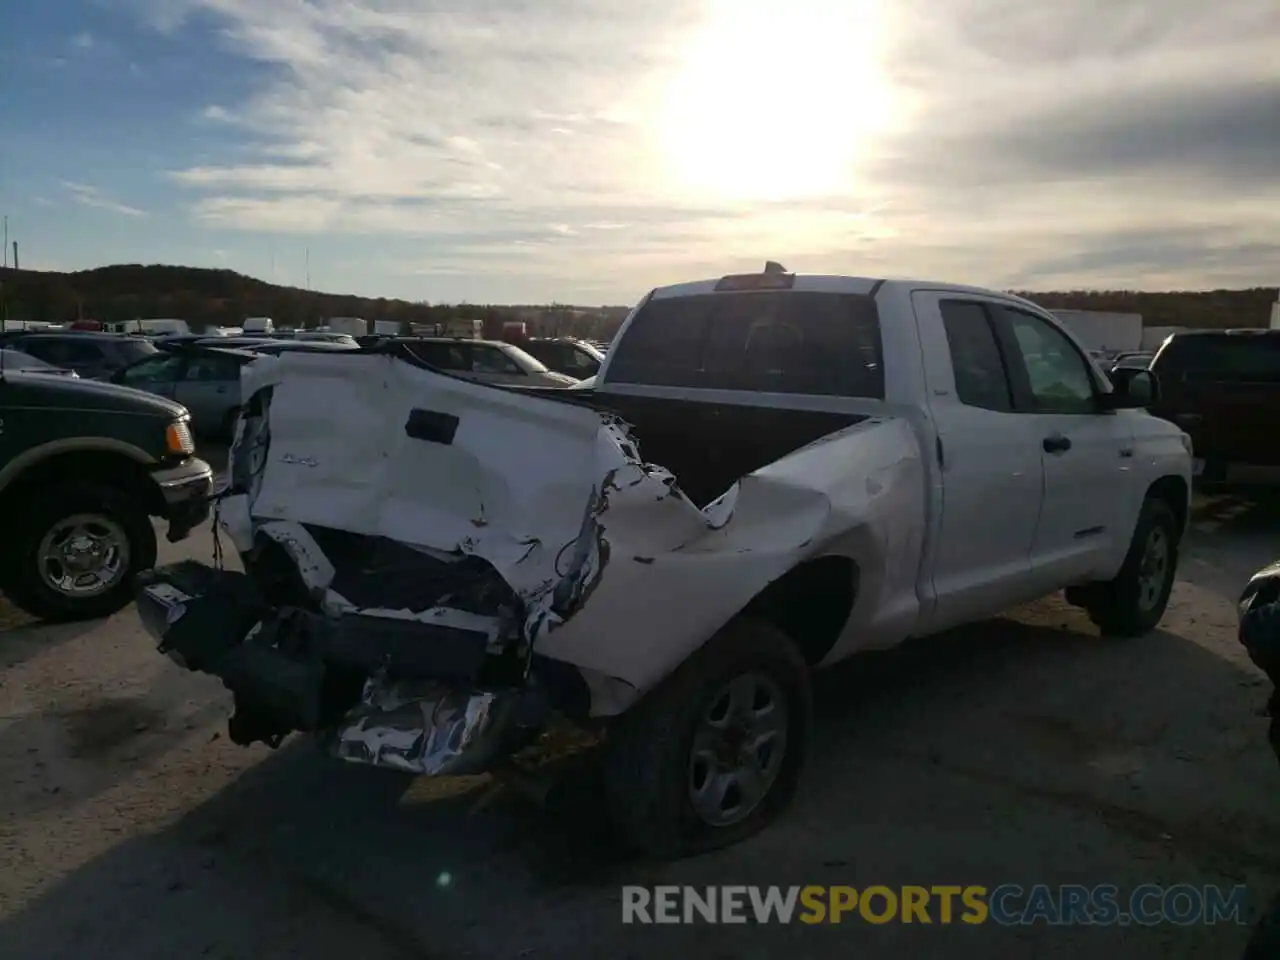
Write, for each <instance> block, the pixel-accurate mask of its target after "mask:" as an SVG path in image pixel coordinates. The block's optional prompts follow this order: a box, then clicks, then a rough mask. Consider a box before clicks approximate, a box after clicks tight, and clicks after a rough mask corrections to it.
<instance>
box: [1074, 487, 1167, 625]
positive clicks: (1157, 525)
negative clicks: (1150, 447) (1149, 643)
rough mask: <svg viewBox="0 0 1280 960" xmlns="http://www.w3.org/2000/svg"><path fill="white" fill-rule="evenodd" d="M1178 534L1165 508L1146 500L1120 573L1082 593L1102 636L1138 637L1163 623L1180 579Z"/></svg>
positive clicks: (1091, 585) (1149, 499) (1155, 499)
mask: <svg viewBox="0 0 1280 960" xmlns="http://www.w3.org/2000/svg"><path fill="white" fill-rule="evenodd" d="M1180 534H1181V530H1180V529H1179V527H1178V521H1177V517H1176V516H1174V512H1173V509H1172V508H1171V507H1170V506H1169V504H1168V503H1167V502H1165V501H1164V500H1160V499H1157V498H1148V499H1147V500H1146V502H1145V503H1143V505H1142V511H1141V513H1139V515H1138V523H1137V526H1136V527H1135V528H1134V531H1133V539H1132V540H1131V541H1130V544H1129V552H1128V554H1127V555H1126V556H1125V560H1124V566H1122V567H1121V568H1120V573H1119V574H1117V576H1116V578H1115V579H1114V580H1111V581H1109V582H1107V583H1096V584H1090V585H1089V586H1087V587H1085V588H1084V589H1083V590H1082V591H1080V595H1082V599H1083V603H1082V606H1084V608H1085V611H1086V612H1087V613H1088V614H1089V619H1090V620H1092V621H1093V622H1094V623H1095V624H1097V626H1098V628H1099V629H1100V630H1101V631H1102V632H1103V633H1104V634H1106V635H1108V636H1119V637H1137V636H1141V635H1142V634H1144V633H1149V632H1151V631H1152V630H1154V629H1155V628H1156V626H1157V625H1158V624H1159V623H1160V619H1161V618H1162V617H1163V616H1164V611H1165V608H1166V607H1168V605H1169V594H1170V593H1171V592H1172V590H1173V581H1174V578H1175V577H1176V576H1177V570H1178V538H1179V535H1180Z"/></svg>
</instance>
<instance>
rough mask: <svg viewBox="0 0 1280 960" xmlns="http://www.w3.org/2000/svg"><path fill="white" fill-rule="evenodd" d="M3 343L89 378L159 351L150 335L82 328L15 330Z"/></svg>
mask: <svg viewBox="0 0 1280 960" xmlns="http://www.w3.org/2000/svg"><path fill="white" fill-rule="evenodd" d="M0 346H5V347H8V348H10V349H14V350H21V351H22V352H23V353H27V354H30V355H31V356H33V357H36V358H37V359H39V360H43V361H44V362H45V363H48V364H51V365H53V366H55V367H62V368H63V369H65V370H74V371H75V372H76V373H78V374H79V375H80V376H82V377H85V378H86V379H89V380H107V379H109V378H110V377H111V375H112V374H113V373H115V372H116V371H117V370H121V369H123V368H124V367H127V366H128V365H129V364H131V363H133V362H134V361H135V360H139V359H141V358H142V357H146V356H150V355H151V354H153V353H155V352H156V346H155V344H154V343H152V342H151V341H150V340H148V339H147V338H146V337H137V336H130V335H127V334H119V333H92V332H89V331H79V330H74V331H73V330H66V331H62V332H58V333H19V334H11V335H10V336H8V337H5V338H4V339H3V340H0Z"/></svg>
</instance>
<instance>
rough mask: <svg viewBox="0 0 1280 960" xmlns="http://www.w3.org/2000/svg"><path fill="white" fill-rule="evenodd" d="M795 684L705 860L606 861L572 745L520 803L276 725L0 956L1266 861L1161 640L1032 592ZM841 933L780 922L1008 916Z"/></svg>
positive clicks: (441, 940) (579, 929) (820, 940)
mask: <svg viewBox="0 0 1280 960" xmlns="http://www.w3.org/2000/svg"><path fill="white" fill-rule="evenodd" d="M1028 619H1029V620H1030V622H1028ZM816 692H817V714H818V725H817V731H818V733H817V743H816V746H815V750H814V756H813V762H812V764H811V767H810V769H809V771H808V773H807V776H806V781H805V786H804V789H803V790H802V793H801V796H800V798H799V800H798V802H797V805H796V807H795V809H794V810H793V812H791V813H790V814H788V815H787V816H786V817H784V818H783V819H782V820H781V821H779V822H778V823H777V824H775V825H774V826H772V827H771V828H770V829H769V830H766V831H765V832H764V833H762V834H760V835H759V836H757V837H756V838H753V839H752V840H750V841H748V842H746V843H743V844H740V845H738V846H736V847H732V848H730V849H727V850H725V851H721V852H720V853H718V854H715V855H711V856H707V857H701V858H696V859H694V860H690V861H685V862H682V863H679V864H674V865H658V864H647V863H643V862H640V861H637V860H634V859H631V858H629V857H628V856H627V855H626V854H625V853H624V851H623V850H622V849H621V848H620V847H619V845H618V844H617V843H616V841H615V840H614V839H613V836H612V833H611V831H610V829H609V827H608V823H607V820H606V818H605V815H604V812H603V803H602V801H601V796H600V790H599V782H598V779H597V773H596V767H595V765H594V764H593V763H592V756H591V753H590V750H586V751H582V750H573V749H568V750H563V751H557V750H556V749H554V747H553V748H552V749H550V750H548V754H549V755H550V756H552V757H553V759H551V760H549V761H548V762H549V763H550V764H552V765H553V766H554V768H555V769H556V772H557V773H558V774H559V777H558V780H559V786H558V788H557V789H556V790H555V791H554V792H553V793H552V794H551V797H550V798H549V800H548V802H547V804H546V805H545V806H542V807H539V806H537V805H535V804H532V803H530V802H528V801H527V800H525V799H523V798H521V797H519V796H517V795H515V794H513V793H511V792H509V791H506V790H503V789H500V788H495V787H494V786H493V784H492V783H491V782H490V781H488V779H487V778H483V777H482V778H467V779H462V778H456V779H451V780H439V781H431V780H417V781H410V780H408V779H407V778H405V777H403V776H401V775H397V774H392V773H387V772H384V771H377V770H367V769H364V768H359V767H344V766H342V765H341V764H337V763H335V762H333V761H330V760H328V759H326V758H325V757H323V756H321V755H320V754H319V753H318V751H316V750H315V749H314V747H312V746H311V745H310V744H309V743H307V742H305V741H295V742H291V743H290V744H288V745H286V747H284V748H283V749H281V750H280V751H278V752H277V753H275V754H273V755H271V756H269V757H268V758H267V759H265V760H263V761H262V762H260V763H258V764H257V765H256V766H254V767H253V768H252V769H250V770H249V771H248V772H246V773H245V774H244V775H243V776H241V777H240V778H239V779H238V780H237V781H235V782H234V783H232V784H231V785H229V786H228V787H226V788H225V789H223V790H222V791H220V792H219V793H218V794H217V795H216V796H214V797H213V798H212V799H211V800H210V801H209V802H207V803H205V804H204V805H202V806H200V807H198V808H195V809H192V810H191V811H190V812H189V813H188V814H186V815H185V816H184V817H183V818H182V819H181V820H179V821H178V822H177V823H174V824H172V825H171V826H169V827H167V828H166V829H163V830H160V831H158V832H156V833H153V834H151V835H148V836H144V837H141V838H137V839H132V840H129V841H126V842H124V843H121V844H120V845H118V846H116V847H114V848H113V849H111V850H110V851H109V852H107V853H105V854H104V855H102V856H101V857H99V858H97V859H96V860H93V861H92V862H90V863H88V864H86V865H85V866H84V867H82V868H81V869H79V870H77V871H75V872H73V873H72V874H71V875H69V876H68V877H66V878H65V879H64V880H62V881H61V882H59V883H58V884H57V885H56V886H54V887H52V888H51V889H49V890H48V891H47V892H45V894H44V895H43V896H41V897H40V898H39V899H38V900H36V901H35V902H33V903H31V904H30V905H29V906H28V907H27V908H26V909H25V910H24V911H22V912H21V913H20V914H18V915H17V916H16V917H13V918H11V919H10V920H9V922H8V924H7V926H6V932H5V941H6V944H7V946H8V947H9V948H10V949H14V948H16V950H15V952H13V953H11V954H9V955H11V956H13V957H15V958H27V957H30V958H33V960H34V958H37V957H39V958H41V960H48V958H54V957H61V956H73V955H74V956H75V957H77V958H79V960H86V958H96V957H102V958H104V960H105V958H115V957H119V956H126V955H127V956H138V955H142V956H181V955H188V954H190V955H195V956H202V955H203V956H210V955H211V956H241V955H243V956H257V957H275V956H293V955H308V956H312V957H320V958H327V957H330V956H333V957H337V956H339V955H343V956H348V957H349V956H351V955H353V954H352V953H351V952H347V953H345V954H340V952H339V951H340V949H346V950H348V951H350V950H351V948H350V947H344V946H342V945H343V944H347V943H349V942H356V943H359V944H360V946H359V948H357V949H356V950H355V954H354V955H358V956H361V957H362V958H369V960H380V958H384V957H386V958H392V957H395V958H399V957H432V958H440V957H452V956H463V955H474V956H502V957H523V956H535V955H536V956H547V955H551V954H556V955H560V956H574V957H577V956H582V957H589V956H600V955H604V954H617V955H619V956H623V955H628V954H629V955H631V956H639V955H649V953H648V951H642V950H639V942H638V941H637V943H636V945H635V949H633V948H632V946H631V943H630V939H629V938H631V937H632V936H633V935H634V936H637V937H638V936H639V935H640V934H641V933H644V934H645V935H646V936H648V935H649V934H650V933H654V935H655V936H656V935H657V934H656V933H655V932H654V931H640V930H636V929H631V928H628V929H627V931H626V939H624V938H623V936H622V934H623V932H624V931H623V928H622V927H621V925H620V924H619V923H618V909H619V908H618V897H619V895H618V886H619V885H621V884H624V883H643V884H654V883H693V884H706V883H725V882H731V883H746V884H751V883H760V884H771V883H783V884H786V883H818V882H831V883H841V882H843V883H864V884H865V883H871V882H873V883H898V882H900V883H925V884H928V883H937V882H944V881H943V880H940V879H939V877H941V876H942V875H943V874H945V875H946V876H947V877H960V876H964V877H972V878H974V879H973V880H972V881H970V880H965V881H963V882H993V881H992V880H990V879H988V875H994V876H995V881H994V882H1000V878H1001V877H1004V878H1006V879H1007V878H1008V877H1009V876H1011V875H1019V876H1020V875H1024V874H1026V873H1027V872H1028V871H1030V872H1032V873H1033V875H1034V878H1035V881H1034V882H1046V883H1057V882H1072V881H1078V880H1080V879H1081V877H1083V876H1086V875H1087V876H1091V877H1093V882H1116V883H1122V882H1125V881H1126V879H1132V881H1133V882H1134V883H1135V884H1136V883H1137V882H1143V879H1142V878H1147V879H1149V878H1150V876H1151V874H1152V871H1153V869H1154V868H1153V866H1152V863H1153V862H1155V861H1159V860H1161V859H1162V858H1163V857H1175V856H1176V857H1177V858H1178V862H1179V863H1181V864H1182V865H1183V867H1184V868H1185V869H1184V872H1183V873H1180V874H1178V876H1179V877H1180V879H1181V880H1183V881H1185V882H1214V881H1219V880H1220V878H1221V877H1222V876H1223V875H1224V872H1225V874H1226V875H1228V876H1237V877H1238V876H1240V875H1241V874H1242V871H1243V872H1244V873H1246V874H1248V875H1249V876H1255V875H1256V876H1262V877H1271V878H1273V879H1274V878H1280V815H1278V814H1273V813H1272V812H1271V810H1272V808H1273V807H1274V802H1273V801H1274V791H1275V787H1276V783H1275V782H1274V769H1273V768H1274V761H1273V760H1272V759H1271V757H1270V754H1269V752H1268V751H1267V748H1266V743H1265V732H1264V723H1265V721H1263V720H1261V719H1260V718H1258V717H1257V716H1256V710H1257V706H1258V704H1259V703H1261V702H1262V700H1263V699H1264V694H1263V690H1262V688H1261V687H1260V686H1259V684H1258V681H1257V677H1256V675H1254V674H1252V673H1250V671H1249V670H1248V669H1247V668H1245V667H1242V666H1240V665H1239V664H1237V663H1235V662H1232V661H1230V660H1228V659H1226V658H1224V657H1222V656H1220V655H1217V654H1215V653H1214V652H1212V651H1210V650H1207V649H1206V648H1205V647H1204V646H1202V645H1200V644H1198V643H1195V642H1192V641H1191V640H1188V639H1186V638H1183V637H1182V636H1179V635H1177V634H1176V633H1173V632H1168V631H1157V632H1155V633H1153V634H1151V635H1149V636H1147V637H1144V638H1141V639H1137V640H1132V641H1113V640H1109V639H1103V638H1100V637H1098V636H1097V635H1096V633H1094V632H1091V631H1090V630H1089V628H1087V627H1085V626H1084V625H1083V623H1082V620H1081V618H1080V617H1079V615H1078V614H1076V613H1075V612H1073V611H1070V610H1067V609H1066V608H1063V607H1061V606H1060V605H1051V606H1050V607H1049V608H1047V609H1046V610H1037V611H1032V614H1031V615H1030V617H1029V618H1027V617H1020V618H1019V619H1018V620H1013V619H998V620H993V621H988V622H984V623H982V624H977V625H974V626H972V627H968V628H965V629H963V630H958V631H952V632H950V633H948V634H945V635H942V636H939V637H935V638H931V639H929V640H925V641H920V642H917V643H912V644H908V645H906V646H905V647H903V648H901V649H899V650H897V651H894V652H888V653H883V654H867V655H863V656H859V657H856V658H853V659H852V660H850V661H848V662H846V663H845V664H843V665H841V666H838V667H836V668H833V669H832V670H830V671H826V672H825V673H824V674H822V675H820V677H819V679H818V681H817V688H816ZM159 775H160V776H163V772H160V773H159ZM1113 837H1119V838H1120V839H1119V840H1118V841H1115V842H1114V843H1112V841H1111V839H1110V838H1113ZM1011 838H1012V839H1011ZM1028 851H1030V852H1028ZM1188 865H1190V866H1189V867H1188ZM1186 869H1190V870H1191V871H1192V873H1193V874H1194V876H1187V875H1186ZM945 882H961V881H960V880H952V879H947V880H945ZM282 916H283V917H288V918H291V919H289V920H288V922H285V921H284V920H280V919H279V918H280V917H282ZM787 929H788V928H780V927H757V926H750V927H748V928H733V929H731V928H726V927H716V928H701V929H698V928H682V929H680V930H679V931H672V930H670V929H667V930H666V931H665V935H667V936H668V939H667V940H665V941H663V942H664V943H666V944H668V947H667V949H670V950H671V951H672V952H671V954H670V955H671V956H672V957H673V958H675V957H684V956H690V957H691V956H694V955H695V954H696V955H697V956H699V957H726V958H727V957H767V956H771V955H776V954H777V953H778V952H779V951H780V950H787V949H789V950H793V951H794V950H796V949H799V941H796V940H795V939H794V937H791V938H789V937H788V934H787ZM791 929H792V933H794V928H791ZM861 929H862V931H863V932H861V933H859V932H858V930H857V928H850V929H848V930H845V931H843V932H842V933H841V936H840V938H839V940H835V939H833V938H831V937H826V938H824V937H816V938H810V939H805V940H804V941H803V949H804V953H805V955H806V956H823V957H825V956H831V957H836V956H847V955H848V949H849V946H850V944H851V942H856V943H858V945H859V952H860V954H863V955H866V956H869V957H896V956H900V955H902V953H903V951H904V950H905V951H906V952H908V953H912V952H918V951H919V950H922V949H924V948H925V947H926V946H929V945H932V946H931V947H930V948H929V949H930V951H931V952H929V953H928V954H927V955H929V956H948V957H953V956H974V957H981V956H990V955H991V953H992V951H993V950H994V949H996V948H998V947H999V944H1000V943H1004V944H1006V945H1007V944H1008V942H1009V941H1008V937H1009V936H1011V935H1012V934H1009V933H1008V932H1005V933H1004V934H1001V933H1000V932H999V931H998V930H994V929H991V928H982V929H981V930H973V931H966V932H965V936H964V937H962V938H959V939H957V936H956V933H955V932H951V933H947V934H943V933H942V932H940V931H933V932H931V931H929V930H924V929H910V928H903V927H898V928H896V929H895V930H893V931H889V928H885V927H870V926H867V925H862V928H861ZM708 930H710V933H708ZM988 931H990V932H989V933H988ZM1108 932H1109V933H1111V934H1113V935H1115V936H1120V933H1119V932H1118V931H1108ZM712 934H713V935H714V942H712V941H708V939H707V937H708V936H710V935H712ZM267 935H269V936H270V937H271V939H269V940H266V941H264V940H262V937H264V936H267ZM1124 935H1125V936H1126V937H1127V938H1128V939H1125V940H1124V941H1123V946H1122V947H1117V948H1116V949H1115V950H1114V952H1113V951H1109V950H1107V949H1102V950H1101V951H1100V955H1101V956H1115V957H1125V958H1126V960H1144V958H1147V957H1150V958H1153V960H1154V958H1155V957H1166V958H1167V957H1188V958H1189V957H1193V956H1204V955H1223V956H1226V955H1232V954H1231V952H1230V951H1226V952H1218V951H1216V950H1214V949H1212V948H1208V947H1206V946H1205V941H1203V940H1201V939H1198V937H1199V933H1197V932H1195V931H1192V932H1186V931H1183V930H1179V937H1180V938H1183V940H1182V941H1180V942H1185V944H1186V945H1187V946H1186V949H1185V952H1180V951H1181V950H1182V948H1181V947H1179V948H1178V949H1173V948H1172V947H1170V946H1169V943H1170V941H1168V939H1167V937H1166V938H1165V939H1164V940H1157V939H1156V938H1155V935H1154V934H1152V933H1151V932H1150V931H1146V932H1145V933H1144V932H1143V931H1134V930H1129V931H1127V932H1126V933H1125V934H1124ZM1205 935H1206V936H1207V935H1208V934H1205ZM1227 935H1229V936H1235V934H1233V933H1232V932H1231V931H1227ZM1001 936H1004V939H1003V940H1000V939H999V938H1000V937H1001ZM1090 936H1093V937H1095V939H1093V940H1087V939H1085V938H1087V937H1090ZM1097 936H1098V934H1097V932H1096V931H1095V932H1094V933H1093V934H1091V933H1090V932H1089V931H1087V930H1066V929H1062V928H1044V929H1039V930H1031V931H1024V932H1023V933H1020V934H1018V938H1019V942H1020V943H1023V944H1024V946H1023V947H1022V948H1017V952H1019V953H1022V952H1023V950H1025V949H1027V948H1034V947H1035V945H1036V944H1039V946H1040V947H1043V948H1046V949H1047V948H1048V947H1050V946H1053V947H1054V949H1058V950H1062V949H1064V948H1065V947H1066V946H1067V945H1069V944H1072V943H1073V944H1074V949H1067V950H1066V952H1065V954H1063V955H1072V956H1079V955H1085V954H1084V951H1086V950H1091V951H1093V952H1099V951H1098V949H1097V944H1098V943H1100V941H1098V940H1097V939H1096V937H1097ZM1144 936H1145V937H1146V939H1141V938H1142V937H1144ZM1222 936H1223V934H1222V933H1221V932H1219V933H1218V938H1219V939H1218V940H1216V941H1212V942H1213V943H1216V944H1219V945H1221V944H1222V943H1223V941H1222V939H1221V938H1222ZM930 937H933V938H934V939H932V940H930V939H929V938H930ZM672 938H675V939H672ZM1025 938H1030V940H1027V939H1025ZM646 942H649V943H653V942H654V941H651V940H650V941H646ZM944 942H945V943H946V944H949V945H950V946H949V947H947V948H945V949H944V948H943V947H942V946H941V944H943V943H944ZM1108 942H1110V941H1108ZM1115 942H1116V943H1117V944H1119V943H1120V941H1119V940H1117V941H1115ZM1232 942H1233V943H1234V941H1232ZM624 943H625V944H626V949H625V950H624V949H623V944H624ZM264 944H265V946H264ZM1089 944H1092V946H1090V945H1089ZM713 945H714V947H715V949H711V947H712V946H713ZM1235 949H1236V952H1237V953H1238V945H1237V946H1236V948H1235ZM1206 950H1208V952H1207V953H1206V952H1205V951H1206ZM708 951H709V952H708ZM918 955H925V954H922V953H918Z"/></svg>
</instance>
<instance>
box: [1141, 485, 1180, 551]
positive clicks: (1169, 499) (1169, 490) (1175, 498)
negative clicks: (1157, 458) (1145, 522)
mask: <svg viewBox="0 0 1280 960" xmlns="http://www.w3.org/2000/svg"><path fill="white" fill-rule="evenodd" d="M1144 499H1146V500H1162V501H1164V502H1165V503H1167V504H1168V505H1169V509H1171V510H1172V511H1173V515H1174V518H1175V519H1176V521H1177V525H1178V538H1179V539H1181V538H1182V536H1183V535H1184V534H1185V533H1186V530H1187V523H1188V521H1189V519H1190V512H1191V488H1190V487H1189V486H1188V485H1187V481H1186V479H1185V478H1184V477H1180V476H1178V475H1177V474H1166V475H1165V476H1163V477H1159V478H1158V479H1156V480H1154V481H1152V483H1151V485H1150V486H1149V487H1147V494H1146V497H1145V498H1144Z"/></svg>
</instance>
